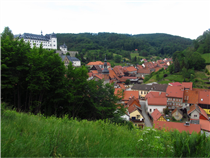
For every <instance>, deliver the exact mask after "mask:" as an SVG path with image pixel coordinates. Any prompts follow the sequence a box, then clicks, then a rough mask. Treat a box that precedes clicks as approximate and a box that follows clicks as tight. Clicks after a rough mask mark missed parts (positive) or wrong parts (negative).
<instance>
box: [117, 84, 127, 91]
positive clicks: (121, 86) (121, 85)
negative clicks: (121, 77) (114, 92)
mask: <svg viewBox="0 0 210 158" xmlns="http://www.w3.org/2000/svg"><path fill="white" fill-rule="evenodd" d="M118 85H119V86H120V88H122V89H124V90H125V89H126V88H125V86H124V85H123V84H118Z"/></svg>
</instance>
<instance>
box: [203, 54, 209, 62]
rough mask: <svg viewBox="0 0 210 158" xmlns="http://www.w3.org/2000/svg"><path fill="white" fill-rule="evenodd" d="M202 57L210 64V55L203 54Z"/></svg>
mask: <svg viewBox="0 0 210 158" xmlns="http://www.w3.org/2000/svg"><path fill="white" fill-rule="evenodd" d="M202 57H203V58H204V59H205V60H206V63H210V53H206V54H202Z"/></svg>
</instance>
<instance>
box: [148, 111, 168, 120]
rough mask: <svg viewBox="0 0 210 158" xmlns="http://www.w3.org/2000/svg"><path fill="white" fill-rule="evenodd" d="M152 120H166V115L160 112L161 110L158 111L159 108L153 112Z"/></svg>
mask: <svg viewBox="0 0 210 158" xmlns="http://www.w3.org/2000/svg"><path fill="white" fill-rule="evenodd" d="M151 116H152V120H153V121H166V119H165V118H164V115H163V114H161V113H160V111H158V109H155V110H154V111H153V112H152V113H151Z"/></svg>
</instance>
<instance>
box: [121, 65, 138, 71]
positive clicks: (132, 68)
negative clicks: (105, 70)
mask: <svg viewBox="0 0 210 158" xmlns="http://www.w3.org/2000/svg"><path fill="white" fill-rule="evenodd" d="M123 70H124V72H127V71H129V72H132V71H137V69H136V68H135V67H133V66H129V67H123Z"/></svg>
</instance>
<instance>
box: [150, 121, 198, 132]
mask: <svg viewBox="0 0 210 158" xmlns="http://www.w3.org/2000/svg"><path fill="white" fill-rule="evenodd" d="M153 124H154V128H155V129H158V130H162V129H164V130H165V131H174V130H178V131H179V132H180V133H181V132H183V131H185V132H188V133H189V134H192V133H193V132H196V133H199V132H201V125H200V124H190V123H179V122H164V121H153Z"/></svg>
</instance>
